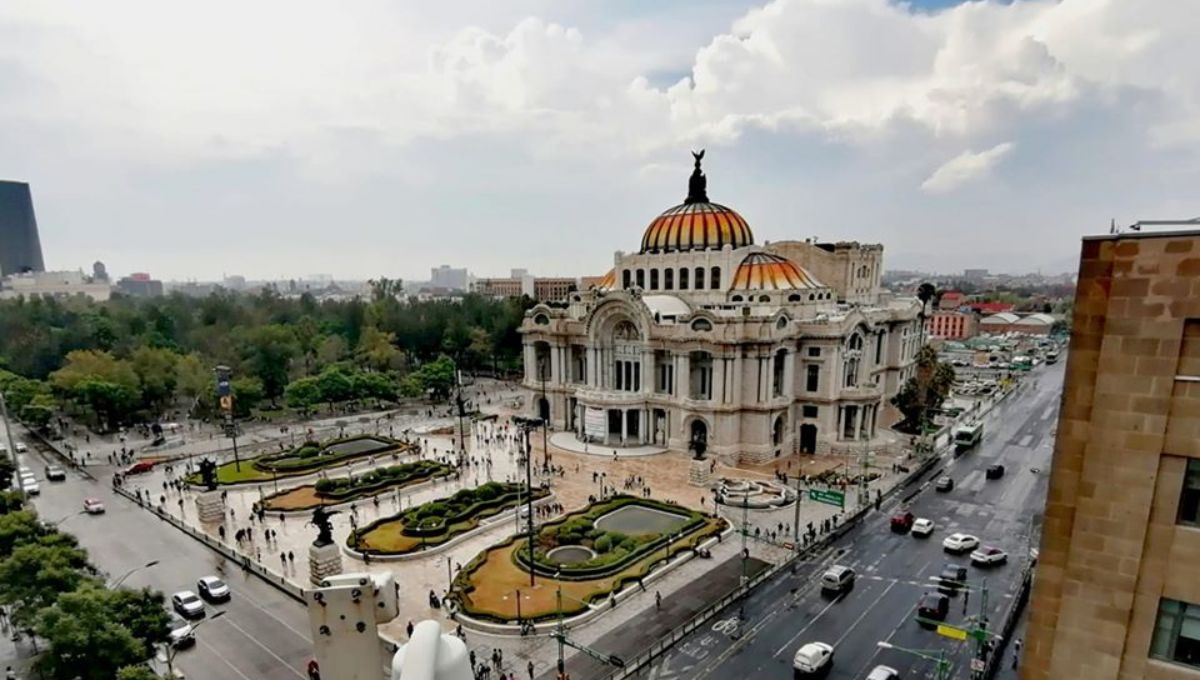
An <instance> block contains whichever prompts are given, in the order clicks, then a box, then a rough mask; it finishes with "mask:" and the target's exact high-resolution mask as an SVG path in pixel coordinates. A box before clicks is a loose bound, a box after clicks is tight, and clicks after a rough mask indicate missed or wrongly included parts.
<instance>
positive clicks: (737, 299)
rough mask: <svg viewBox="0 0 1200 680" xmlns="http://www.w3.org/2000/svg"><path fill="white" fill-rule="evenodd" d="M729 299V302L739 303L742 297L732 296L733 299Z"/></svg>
mask: <svg viewBox="0 0 1200 680" xmlns="http://www.w3.org/2000/svg"><path fill="white" fill-rule="evenodd" d="M729 299H730V300H731V301H733V302H741V301H742V296H741V295H734V296H733V297H731V298H729Z"/></svg>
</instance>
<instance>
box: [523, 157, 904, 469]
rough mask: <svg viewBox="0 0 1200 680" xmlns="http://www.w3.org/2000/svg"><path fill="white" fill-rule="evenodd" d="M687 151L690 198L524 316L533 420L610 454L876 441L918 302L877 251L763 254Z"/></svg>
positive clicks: (808, 447) (802, 245) (817, 246)
mask: <svg viewBox="0 0 1200 680" xmlns="http://www.w3.org/2000/svg"><path fill="white" fill-rule="evenodd" d="M694 155H695V157H696V166H695V170H694V171H693V173H692V176H691V179H690V181H689V186H688V196H687V199H686V200H685V201H684V202H683V203H682V204H681V205H677V206H675V207H673V208H670V209H668V210H667V211H665V212H663V213H662V214H661V215H659V216H658V217H656V218H655V219H654V220H653V221H652V222H651V223H650V226H648V227H646V231H645V233H644V234H643V235H642V244H641V249H640V250H639V251H638V252H637V253H632V254H625V253H622V252H617V253H616V255H615V257H614V265H615V266H614V268H613V270H612V271H611V272H609V274H608V275H607V276H606V277H605V278H604V280H603V282H601V284H600V285H598V286H596V287H594V288H592V289H591V290H588V291H581V292H573V293H570V294H569V295H568V298H567V299H566V300H563V301H561V302H556V303H549V304H546V303H543V304H539V305H537V306H535V307H534V308H532V309H531V310H529V312H527V314H526V316H525V320H524V322H523V324H522V326H521V333H522V334H523V341H524V350H525V379H524V386H525V387H526V388H527V389H528V390H529V391H530V397H529V399H527V403H528V404H530V410H531V414H532V415H539V416H541V417H544V418H548V419H549V420H550V422H551V426H552V427H553V428H554V429H557V430H570V431H573V432H575V434H576V436H578V437H579V438H581V439H584V438H586V439H587V441H589V442H591V443H593V444H594V445H596V446H597V447H600V446H603V447H605V450H607V449H619V448H620V447H622V446H641V445H652V446H662V447H667V448H671V449H677V450H687V449H689V448H691V447H692V446H693V443H694V442H703V444H704V447H705V449H706V451H707V452H708V453H709V454H715V455H718V456H720V457H721V458H722V459H724V460H726V461H728V462H746V463H760V462H765V461H767V460H769V459H771V458H774V457H776V456H781V455H789V454H791V453H794V452H802V453H826V452H828V451H830V450H842V449H845V448H846V447H847V445H853V444H854V443H856V442H865V441H867V440H870V439H872V438H874V437H875V433H876V430H877V429H878V428H883V427H886V426H887V425H889V424H890V423H888V422H885V420H886V419H887V414H885V413H884V410H885V406H886V404H887V401H888V400H889V399H890V398H891V397H892V396H893V395H894V394H895V393H896V391H897V390H898V389H899V386H900V385H901V384H902V382H903V381H904V380H905V379H907V378H908V377H909V375H910V374H911V372H912V371H913V361H914V357H915V356H916V352H917V349H918V345H919V343H920V329H919V321H918V311H919V309H920V304H919V303H918V302H917V301H916V300H915V299H911V298H903V299H898V298H893V297H891V296H890V294H889V293H887V292H885V291H883V290H882V288H881V286H880V276H881V273H882V256H883V247H882V246H880V245H866V244H859V243H855V242H850V243H846V242H839V243H816V242H811V241H784V242H777V243H768V244H764V245H761V246H760V245H756V244H755V242H754V235H753V233H752V232H751V231H750V225H749V224H747V222H746V220H745V219H743V218H742V216H741V215H739V214H738V213H736V212H735V211H733V210H732V209H730V208H727V207H725V206H723V205H719V204H717V203H712V202H710V201H709V200H708V196H707V192H706V178H705V176H704V174H703V172H702V171H701V169H700V162H701V159H702V158H703V156H704V152H703V151H701V152H700V153H698V154H694ZM888 408H889V409H890V407H888ZM889 413H890V411H889Z"/></svg>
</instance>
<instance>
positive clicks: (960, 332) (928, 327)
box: [925, 311, 978, 340]
mask: <svg viewBox="0 0 1200 680" xmlns="http://www.w3.org/2000/svg"><path fill="white" fill-rule="evenodd" d="M977 327H978V323H977V320H976V318H975V314H974V313H973V312H945V311H936V312H933V313H932V314H930V315H928V316H927V317H925V335H927V336H929V337H931V338H943V339H945V340H963V339H965V338H973V337H975V333H976V331H977Z"/></svg>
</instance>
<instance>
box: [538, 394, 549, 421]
mask: <svg viewBox="0 0 1200 680" xmlns="http://www.w3.org/2000/svg"><path fill="white" fill-rule="evenodd" d="M538 417H539V418H541V419H542V420H545V421H546V422H550V400H548V399H546V398H545V397H539V398H538Z"/></svg>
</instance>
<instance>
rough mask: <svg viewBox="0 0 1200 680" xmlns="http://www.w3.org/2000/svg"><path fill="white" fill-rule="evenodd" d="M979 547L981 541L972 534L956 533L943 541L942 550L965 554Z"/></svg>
mask: <svg viewBox="0 0 1200 680" xmlns="http://www.w3.org/2000/svg"><path fill="white" fill-rule="evenodd" d="M978 547H979V539H978V538H976V537H974V536H972V535H971V534H959V533H954V534H950V535H949V536H947V537H946V538H945V539H943V540H942V548H943V549H944V550H945V551H946V552H953V553H964V552H967V551H968V550H974V549H975V548H978Z"/></svg>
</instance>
